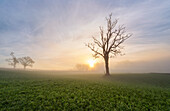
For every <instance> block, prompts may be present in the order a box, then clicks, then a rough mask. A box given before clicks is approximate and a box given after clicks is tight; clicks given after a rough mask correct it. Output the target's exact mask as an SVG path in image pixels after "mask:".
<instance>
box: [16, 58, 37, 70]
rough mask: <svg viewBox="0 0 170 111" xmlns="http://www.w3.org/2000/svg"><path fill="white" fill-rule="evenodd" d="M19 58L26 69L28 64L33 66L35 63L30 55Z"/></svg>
mask: <svg viewBox="0 0 170 111" xmlns="http://www.w3.org/2000/svg"><path fill="white" fill-rule="evenodd" d="M18 60H19V62H20V63H21V64H22V65H23V66H24V69H26V67H27V66H30V67H32V65H33V64H34V63H35V62H34V61H33V60H32V59H31V57H29V56H27V57H21V58H19V59H18Z"/></svg>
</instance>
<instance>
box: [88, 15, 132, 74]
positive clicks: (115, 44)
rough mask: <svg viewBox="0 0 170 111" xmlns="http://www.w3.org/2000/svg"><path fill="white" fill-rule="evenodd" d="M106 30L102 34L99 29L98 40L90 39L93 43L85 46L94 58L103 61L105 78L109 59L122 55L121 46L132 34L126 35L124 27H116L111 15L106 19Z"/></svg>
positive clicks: (116, 21) (101, 29)
mask: <svg viewBox="0 0 170 111" xmlns="http://www.w3.org/2000/svg"><path fill="white" fill-rule="evenodd" d="M106 21H107V30H106V33H105V34H104V29H103V27H100V40H98V39H97V38H95V37H92V39H93V43H88V44H86V46H87V47H89V48H90V49H91V50H92V51H93V52H94V55H93V56H94V57H95V58H98V57H99V56H102V57H103V59H104V61H105V69H106V74H105V75H106V76H109V75H110V73H109V58H110V57H114V56H116V55H118V54H119V55H122V53H121V49H123V47H122V46H121V44H122V43H123V42H124V41H125V40H126V39H128V38H129V37H130V36H132V34H126V31H125V26H124V25H121V26H118V27H116V25H117V23H118V20H117V19H116V20H115V21H112V14H110V15H109V17H108V18H107V17H106Z"/></svg>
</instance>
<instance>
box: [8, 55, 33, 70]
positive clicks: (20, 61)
mask: <svg viewBox="0 0 170 111" xmlns="http://www.w3.org/2000/svg"><path fill="white" fill-rule="evenodd" d="M10 56H11V58H9V59H6V61H7V62H8V64H9V65H11V66H13V68H14V69H15V68H16V65H17V64H21V65H23V67H24V69H26V67H27V66H29V67H32V66H33V64H34V63H35V62H34V61H33V60H32V58H31V57H29V56H26V57H20V58H16V57H15V56H14V52H11V53H10Z"/></svg>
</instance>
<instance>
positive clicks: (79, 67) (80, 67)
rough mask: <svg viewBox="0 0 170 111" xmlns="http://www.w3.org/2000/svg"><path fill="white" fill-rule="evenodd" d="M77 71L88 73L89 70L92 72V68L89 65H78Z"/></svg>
mask: <svg viewBox="0 0 170 111" xmlns="http://www.w3.org/2000/svg"><path fill="white" fill-rule="evenodd" d="M76 69H77V70H78V71H88V70H90V68H89V66H88V65H87V64H76Z"/></svg>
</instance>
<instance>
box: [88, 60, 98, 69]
mask: <svg viewBox="0 0 170 111" xmlns="http://www.w3.org/2000/svg"><path fill="white" fill-rule="evenodd" d="M95 63H96V61H95V60H93V59H89V60H88V64H89V66H90V67H91V68H93V67H94V64H95Z"/></svg>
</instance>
